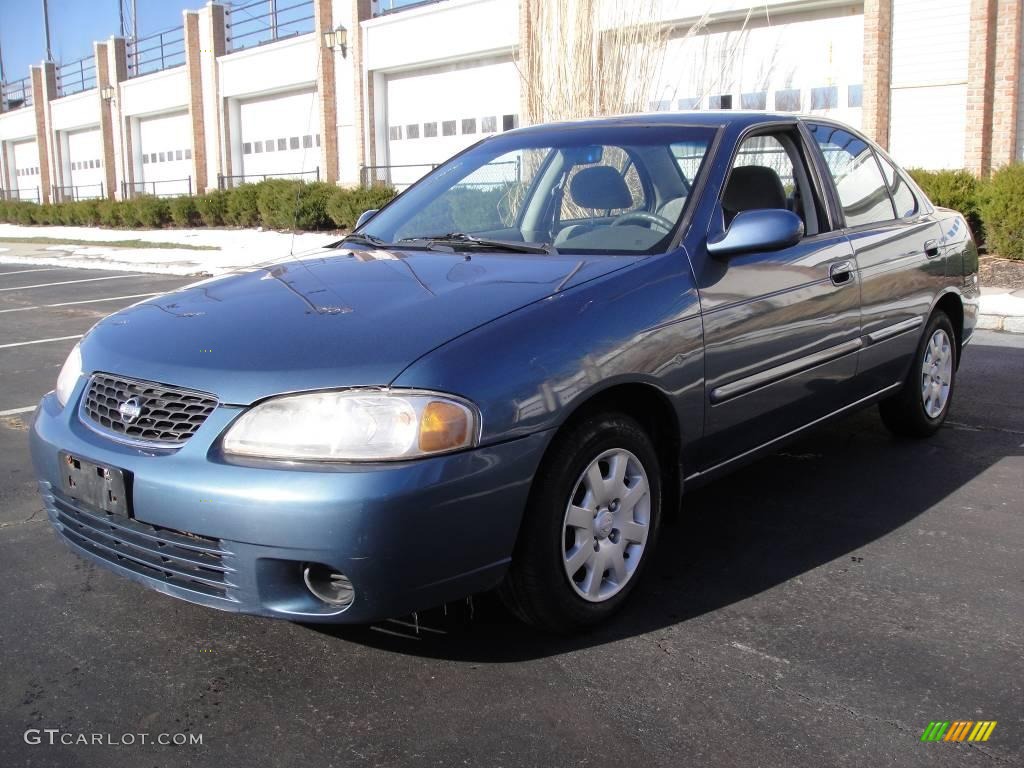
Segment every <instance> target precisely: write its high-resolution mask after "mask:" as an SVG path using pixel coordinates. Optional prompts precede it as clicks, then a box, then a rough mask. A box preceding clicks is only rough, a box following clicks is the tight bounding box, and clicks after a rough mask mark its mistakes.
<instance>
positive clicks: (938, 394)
mask: <svg viewBox="0 0 1024 768" xmlns="http://www.w3.org/2000/svg"><path fill="white" fill-rule="evenodd" d="M952 382H953V345H952V344H951V343H950V340H949V336H948V335H947V334H946V332H945V331H944V330H943V329H942V328H939V329H937V330H936V331H935V333H933V334H932V337H931V339H929V341H928V346H927V347H926V348H925V351H924V361H923V363H922V365H921V400H922V402H923V403H924V412H925V413H927V414H928V417H929V418H931V419H936V418H938V417H939V415H940V414H941V413H942V411H943V409H945V407H946V402H947V401H948V400H949V390H950V385H951V384H952Z"/></svg>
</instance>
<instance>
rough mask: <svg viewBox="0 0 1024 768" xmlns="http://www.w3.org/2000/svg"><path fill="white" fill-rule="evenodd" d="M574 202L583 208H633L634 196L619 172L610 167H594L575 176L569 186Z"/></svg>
mask: <svg viewBox="0 0 1024 768" xmlns="http://www.w3.org/2000/svg"><path fill="white" fill-rule="evenodd" d="M569 193H570V194H571V195H572V199H573V202H575V203H576V205H579V206H581V207H583V208H597V209H599V210H608V209H615V208H632V207H633V195H631V194H630V193H629V187H627V186H626V182H625V180H624V179H623V178H622V174H620V173H619V172H618V171H617V170H615V169H614V168H612V167H611V166H610V165H593V166H591V167H589V168H584V169H583V170H582V171H580V172H578V173H577V174H576V175H575V176H573V179H572V183H571V184H570V185H569Z"/></svg>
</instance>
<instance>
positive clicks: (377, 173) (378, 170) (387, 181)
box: [359, 163, 437, 188]
mask: <svg viewBox="0 0 1024 768" xmlns="http://www.w3.org/2000/svg"><path fill="white" fill-rule="evenodd" d="M435 168H437V163H415V164H412V165H364V166H363V167H362V168H360V169H359V180H360V182H361V183H362V185H363V186H364V187H377V186H386V187H396V188H403V187H408V186H410V185H412V184H414V183H415V182H417V181H419V180H420V179H421V178H422V177H423V176H426V175H427V174H428V173H429V172H430V171H432V170H434V169H435Z"/></svg>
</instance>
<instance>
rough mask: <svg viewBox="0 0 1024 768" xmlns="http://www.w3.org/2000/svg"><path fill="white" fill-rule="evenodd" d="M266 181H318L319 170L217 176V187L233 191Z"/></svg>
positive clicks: (221, 174)
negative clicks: (246, 185)
mask: <svg viewBox="0 0 1024 768" xmlns="http://www.w3.org/2000/svg"><path fill="white" fill-rule="evenodd" d="M267 179H300V180H303V181H320V169H319V168H317V169H316V170H314V171H299V172H297V173H247V174H238V175H235V176H227V175H225V174H223V173H219V174H217V186H218V188H220V189H233V188H234V187H238V186H241V185H242V184H256V183H257V182H260V181H266V180H267Z"/></svg>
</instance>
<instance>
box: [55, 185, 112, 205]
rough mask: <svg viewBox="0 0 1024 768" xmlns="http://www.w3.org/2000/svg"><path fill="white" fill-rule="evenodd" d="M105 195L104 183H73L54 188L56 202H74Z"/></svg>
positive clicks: (99, 197) (95, 198)
mask: <svg viewBox="0 0 1024 768" xmlns="http://www.w3.org/2000/svg"><path fill="white" fill-rule="evenodd" d="M102 197H103V183H102V182H100V183H99V184H73V185H68V186H63V187H54V188H53V201H54V202H55V203H73V202H77V201H78V200H99V199H101V198H102Z"/></svg>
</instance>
